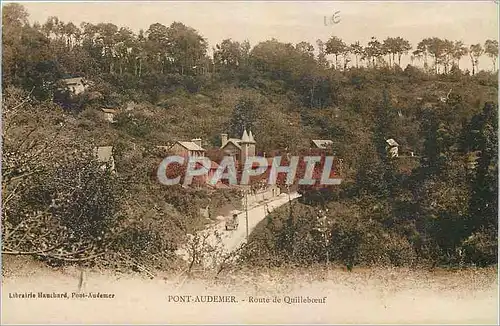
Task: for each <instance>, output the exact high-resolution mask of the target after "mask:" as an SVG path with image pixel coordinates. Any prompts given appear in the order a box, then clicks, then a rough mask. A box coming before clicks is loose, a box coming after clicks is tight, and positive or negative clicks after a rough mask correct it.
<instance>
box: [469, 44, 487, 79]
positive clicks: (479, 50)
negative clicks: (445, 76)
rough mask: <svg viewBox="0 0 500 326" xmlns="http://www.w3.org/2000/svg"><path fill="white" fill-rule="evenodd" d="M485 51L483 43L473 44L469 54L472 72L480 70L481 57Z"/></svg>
mask: <svg viewBox="0 0 500 326" xmlns="http://www.w3.org/2000/svg"><path fill="white" fill-rule="evenodd" d="M483 53H484V50H483V47H482V46H481V44H479V43H477V44H472V45H471V46H470V50H469V56H470V60H471V63H472V74H473V75H474V74H475V73H476V72H478V71H479V57H481V56H482V55H483Z"/></svg>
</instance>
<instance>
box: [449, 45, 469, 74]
mask: <svg viewBox="0 0 500 326" xmlns="http://www.w3.org/2000/svg"><path fill="white" fill-rule="evenodd" d="M467 54H469V49H468V48H467V47H466V46H465V44H464V42H462V41H455V44H454V45H453V55H452V57H453V60H454V63H455V64H456V65H457V67H458V68H459V69H460V60H461V59H462V58H463V57H465V56H466V55H467Z"/></svg>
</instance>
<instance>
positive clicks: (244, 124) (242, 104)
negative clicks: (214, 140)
mask: <svg viewBox="0 0 500 326" xmlns="http://www.w3.org/2000/svg"><path fill="white" fill-rule="evenodd" d="M257 112H258V108H257V105H256V103H255V101H254V100H253V99H251V98H249V97H242V98H240V99H239V100H238V103H237V104H236V106H235V108H234V111H233V115H232V118H231V121H230V122H229V130H231V133H232V134H233V135H236V136H238V137H239V136H241V135H242V134H243V131H244V130H245V129H246V130H247V131H249V130H252V129H253V127H254V124H255V121H256V120H257Z"/></svg>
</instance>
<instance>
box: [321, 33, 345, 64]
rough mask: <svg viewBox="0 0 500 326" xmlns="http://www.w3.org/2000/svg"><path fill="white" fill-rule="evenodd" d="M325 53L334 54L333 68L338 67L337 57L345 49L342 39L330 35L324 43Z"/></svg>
mask: <svg viewBox="0 0 500 326" xmlns="http://www.w3.org/2000/svg"><path fill="white" fill-rule="evenodd" d="M325 45H326V49H325V53H326V54H333V55H334V56H335V68H337V69H338V68H339V62H338V57H339V56H341V55H342V54H343V53H344V52H345V51H346V49H347V46H346V44H345V43H344V41H342V39H340V38H339V37H337V36H332V37H331V38H330V39H329V40H328V41H327V42H326V43H325Z"/></svg>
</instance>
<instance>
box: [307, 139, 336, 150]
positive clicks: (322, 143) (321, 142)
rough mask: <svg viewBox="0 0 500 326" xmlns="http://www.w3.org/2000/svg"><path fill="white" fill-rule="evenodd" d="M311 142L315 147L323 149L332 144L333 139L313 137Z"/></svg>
mask: <svg viewBox="0 0 500 326" xmlns="http://www.w3.org/2000/svg"><path fill="white" fill-rule="evenodd" d="M312 143H313V144H314V146H316V147H317V148H321V149H325V148H327V147H328V146H329V145H332V144H333V141H331V140H330V139H313V140H312Z"/></svg>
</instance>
